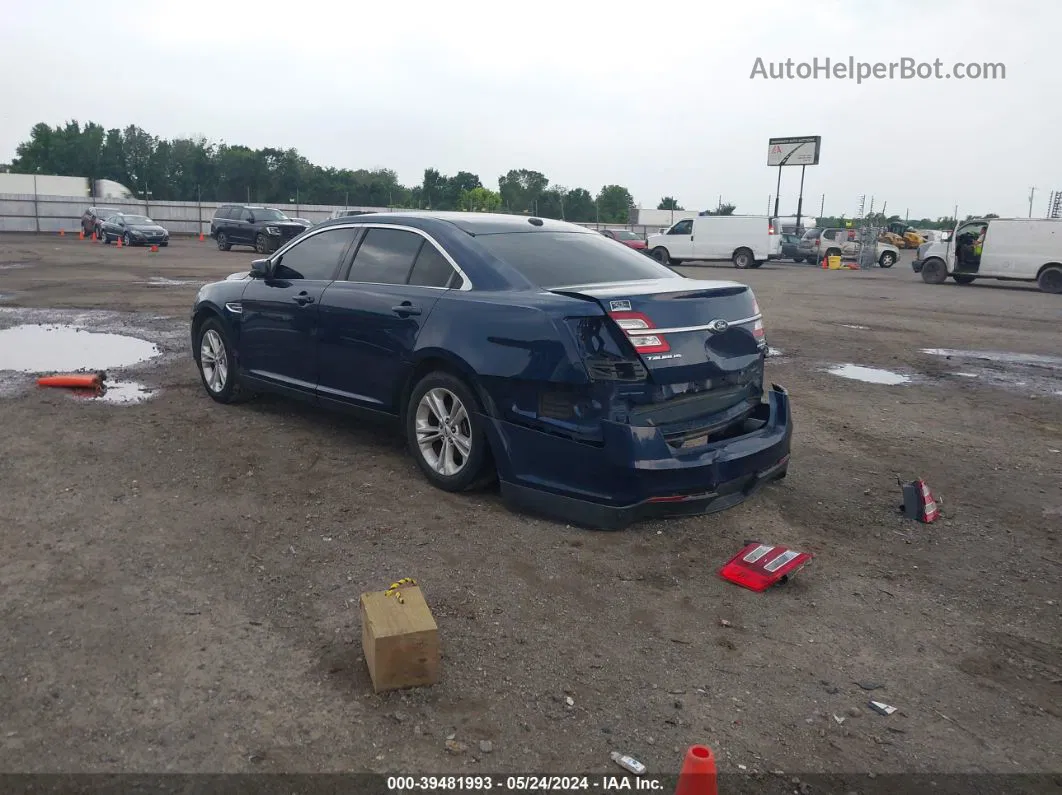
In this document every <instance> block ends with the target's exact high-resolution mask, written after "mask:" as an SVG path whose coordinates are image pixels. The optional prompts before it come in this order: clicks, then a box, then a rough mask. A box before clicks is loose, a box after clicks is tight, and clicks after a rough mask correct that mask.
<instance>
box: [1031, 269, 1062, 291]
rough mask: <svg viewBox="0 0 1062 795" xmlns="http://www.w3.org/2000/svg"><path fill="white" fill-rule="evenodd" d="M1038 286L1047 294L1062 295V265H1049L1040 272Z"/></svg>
mask: <svg viewBox="0 0 1062 795" xmlns="http://www.w3.org/2000/svg"><path fill="white" fill-rule="evenodd" d="M1036 284H1037V285H1038V286H1039V288H1040V289H1041V290H1043V291H1044V292H1045V293H1053V294H1055V295H1059V294H1062V265H1049V266H1048V267H1046V268H1044V269H1043V270H1042V271H1040V276H1039V278H1037V280H1036Z"/></svg>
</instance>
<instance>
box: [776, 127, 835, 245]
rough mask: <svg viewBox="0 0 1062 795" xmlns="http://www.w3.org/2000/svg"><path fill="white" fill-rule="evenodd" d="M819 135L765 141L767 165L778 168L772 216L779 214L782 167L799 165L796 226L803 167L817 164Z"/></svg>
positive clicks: (820, 144)
mask: <svg viewBox="0 0 1062 795" xmlns="http://www.w3.org/2000/svg"><path fill="white" fill-rule="evenodd" d="M821 148H822V136H821V135H805V136H802V137H798V138H771V139H769V140H768V142H767V166H768V168H775V167H777V168H778V184H777V186H776V189H775V192H774V217H775V218H777V217H778V216H779V206H778V205H779V199H780V198H781V192H782V167H783V166H800V195H799V197H798V198H797V227H799V226H800V214H801V209H802V205H803V201H804V169H805V168H806V167H807V166H817V165H818V164H819V150H820V149H821Z"/></svg>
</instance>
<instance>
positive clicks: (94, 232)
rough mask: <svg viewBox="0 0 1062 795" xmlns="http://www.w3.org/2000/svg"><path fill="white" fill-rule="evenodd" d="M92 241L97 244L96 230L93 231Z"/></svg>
mask: <svg viewBox="0 0 1062 795" xmlns="http://www.w3.org/2000/svg"><path fill="white" fill-rule="evenodd" d="M92 240H93V242H95V240H96V230H95V229H93V230H92Z"/></svg>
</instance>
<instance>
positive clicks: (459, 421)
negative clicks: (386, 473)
mask: <svg viewBox="0 0 1062 795" xmlns="http://www.w3.org/2000/svg"><path fill="white" fill-rule="evenodd" d="M416 435H417V446H418V447H419V448H420V454H421V456H423V458H424V462H425V463H426V464H427V465H428V466H429V467H431V468H432V469H433V470H435V471H436V472H438V473H439V474H440V475H444V476H446V477H452V476H454V475H456V474H458V473H459V472H460V471H461V470H462V469H464V468H465V465H466V464H467V463H468V459H469V456H471V454H472V424H471V420H470V419H469V416H468V411H467V410H466V409H465V406H464V404H463V403H462V402H461V400H460V399H459V398H458V397H457V395H455V394H454V393H453V392H451V391H450V390H449V389H444V388H442V387H436V388H435V389H431V390H428V391H427V392H425V393H424V397H422V398H421V399H420V403H418V404H417V415H416Z"/></svg>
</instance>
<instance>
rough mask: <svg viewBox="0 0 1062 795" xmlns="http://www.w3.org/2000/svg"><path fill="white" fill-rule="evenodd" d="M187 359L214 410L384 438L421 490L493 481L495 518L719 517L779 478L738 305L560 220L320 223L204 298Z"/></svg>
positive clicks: (761, 350)
mask: <svg viewBox="0 0 1062 795" xmlns="http://www.w3.org/2000/svg"><path fill="white" fill-rule="evenodd" d="M191 343H192V352H193V356H194V357H195V360H196V363H197V364H198V367H199V370H200V374H201V377H202V381H203V385H204V387H205V389H206V392H207V394H208V395H209V396H210V397H211V398H213V399H214V400H215V401H218V402H220V403H229V402H232V401H234V400H237V399H239V398H242V397H245V396H248V395H250V394H253V393H254V392H257V391H269V392H277V393H281V394H284V395H289V396H292V397H295V398H300V399H303V400H307V401H310V402H312V403H316V404H318V405H320V406H322V407H335V408H351V409H355V410H360V411H362V412H364V413H368V414H371V415H377V416H382V417H387V418H392V419H397V420H398V421H399V423H400V427H401V428H402V430H403V433H404V434H405V438H406V441H407V444H408V447H409V451H410V453H411V455H412V456H413V458H414V459H415V461H416V463H417V465H418V466H419V468H420V470H421V471H422V472H423V474H424V476H425V477H426V478H427V480H428V481H429V482H430V483H432V484H433V485H435V486H436V487H438V488H440V489H444V490H446V491H452V492H456V491H464V490H470V489H473V488H476V487H480V486H483V485H486V484H488V483H489V482H491V481H492V480H494V479H497V480H498V481H499V483H500V488H501V492H502V495H503V497H504V498H505V499H506V501H507V502H508V503H509V504H510V505H511V506H514V507H519V508H523V509H527V510H531V511H535V512H538V513H543V514H546V515H549V516H552V517H555V518H558V519H562V520H564V521H568V522H573V523H576V524H581V525H584V526H590V527H600V528H618V527H622V526H625V525H627V524H629V523H630V522H632V521H635V520H638V519H641V518H645V517H650V516H660V515H669V514H697V513H707V512H710V511H715V510H720V509H723V508H727V507H730V506H732V505H735V504H737V503H738V502H741V501H742V500H743V499H744V498H745V497H746V496H748V495H750V494H751V493H753V492H754V491H756V490H757V489H758V488H759V487H760V486H761V485H763V484H764V483H766V482H768V481H770V480H773V479H775V478H780V477H784V476H785V474H786V471H787V468H788V464H789V449H790V440H791V436H792V421H791V418H790V408H789V399H788V395H787V393H786V390H785V389H783V388H782V387H780V386H777V385H771V386H769V387H765V385H764V363H765V356H766V349H767V345H766V339H765V335H764V326H763V320H762V317H761V314H760V308H759V306H758V305H757V302H756V298H755V296H754V295H753V293H752V290H751V289H749V287H748V286H746V285H744V284H739V283H736V282H732V281H701V280H697V279H689V278H686V277H684V276H681V275H679V274H677V273H676V272H674V271H672V270H670V269H669V268H666V267H664V266H662V265H660V264H659V263H657V262H655V261H653V260H652V259H650V258H648V257H646V256H644V255H642V254H639V253H638V252H636V251H634V250H632V249H630V248H627V247H626V246H617V245H616V244H615V241H612V240H606V239H605V238H604V237H602V236H601V235H600V234H598V233H597V232H594V231H592V230H588V229H584V228H583V227H580V226H576V225H574V224H569V223H564V222H561V221H550V220H544V219H539V218H528V217H526V216H510V215H495V214H487V213H441V212H440V213H434V212H417V213H377V214H372V215H365V216H355V217H348V218H338V219H335V220H331V221H326V222H324V223H322V224H320V225H318V226H316V227H314V228H313V229H311V230H309V231H307V232H306V233H305V234H303V235H301V236H300V237H298V238H296V239H294V240H292V241H291V242H289V243H288V244H286V245H285V246H283V247H282V248H280V249H279V250H278V251H276V252H275V253H274V254H272V255H271V256H270V257H268V258H267V259H260V260H257V261H255V262H254V263H252V267H251V271H250V272H249V273H242V274H233V276H231V277H229V278H228V279H226V280H225V281H221V282H215V283H213V284H209V285H206V286H205V287H203V288H202V289H201V290H200V291H199V294H198V296H197V298H196V300H195V304H194V307H193V309H192V323H191Z"/></svg>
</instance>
